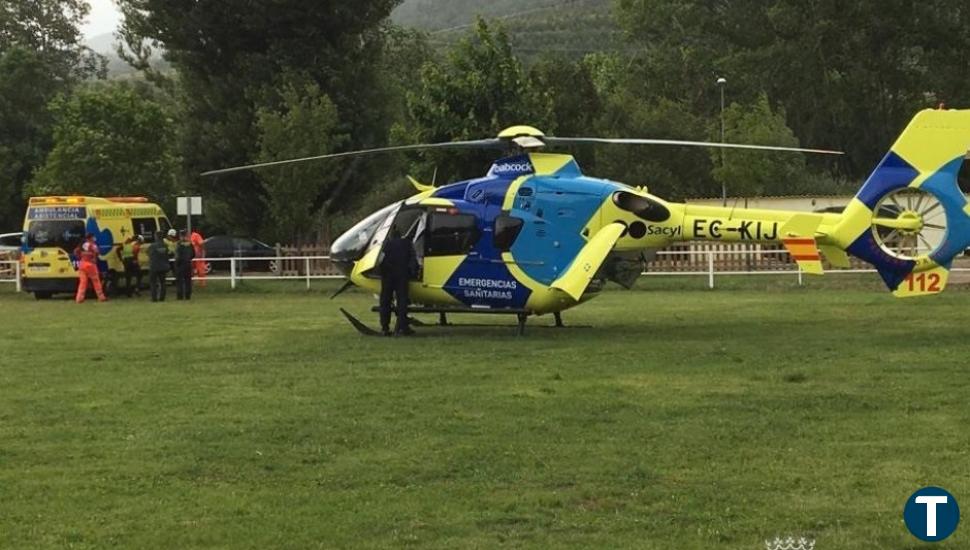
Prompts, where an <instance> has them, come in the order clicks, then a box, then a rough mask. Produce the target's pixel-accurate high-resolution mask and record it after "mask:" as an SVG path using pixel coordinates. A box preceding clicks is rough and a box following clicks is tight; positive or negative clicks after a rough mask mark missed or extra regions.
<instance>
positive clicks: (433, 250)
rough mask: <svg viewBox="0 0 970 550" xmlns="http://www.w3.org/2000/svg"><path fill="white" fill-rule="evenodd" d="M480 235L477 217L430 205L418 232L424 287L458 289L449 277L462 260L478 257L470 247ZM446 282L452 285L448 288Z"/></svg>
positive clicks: (447, 289)
mask: <svg viewBox="0 0 970 550" xmlns="http://www.w3.org/2000/svg"><path fill="white" fill-rule="evenodd" d="M480 237H481V230H480V229H479V227H478V218H477V217H476V216H475V215H474V214H470V213H463V212H459V211H457V210H456V209H454V208H431V209H430V210H429V211H428V213H427V218H426V221H425V228H424V231H423V233H422V235H421V239H422V240H423V243H422V244H423V247H422V248H423V254H424V269H423V274H422V280H423V282H424V286H425V287H427V288H429V289H443V290H445V291H448V292H449V293H452V294H453V295H454V293H455V292H457V291H458V288H457V283H456V282H455V281H454V277H453V276H454V275H455V272H456V271H457V270H458V267H459V266H460V265H462V263H463V262H465V261H466V260H467V259H469V258H472V257H477V256H478V253H477V252H475V251H474V250H473V249H474V248H475V244H476V243H478V239H479V238H480ZM449 285H452V286H455V288H449Z"/></svg>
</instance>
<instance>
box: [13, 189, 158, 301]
mask: <svg viewBox="0 0 970 550" xmlns="http://www.w3.org/2000/svg"><path fill="white" fill-rule="evenodd" d="M170 228H171V224H169V222H168V218H167V217H166V216H165V212H164V211H163V210H162V209H161V207H159V206H158V205H157V204H152V203H150V202H149V201H148V199H146V198H144V197H112V198H98V197H76V196H69V197H32V198H31V199H30V202H29V203H28V206H27V215H26V217H25V219H24V233H23V245H22V246H23V248H22V250H21V255H20V263H21V274H22V281H21V282H22V288H23V289H24V291H25V292H33V293H34V296H35V297H36V298H37V299H38V300H43V299H47V298H50V297H51V296H53V295H54V294H57V293H71V294H73V293H74V292H75V291H76V290H77V267H78V258H77V257H76V256H75V255H74V251H75V249H77V247H78V245H79V244H81V241H82V240H83V239H84V237H85V235H86V234H88V233H91V234H93V235H94V237H95V240H96V241H97V243H98V248H99V250H100V257H99V258H98V268H99V271H100V272H101V277H102V281H103V282H104V284H105V289H106V291H108V292H110V290H111V289H114V288H116V285H117V282H118V278H119V276H120V275H123V274H124V271H125V268H124V266H123V265H122V263H121V260H120V259H119V258H118V253H117V250H118V248H119V247H121V246H122V245H124V243H125V240H126V239H127V238H128V237H131V236H132V235H141V236H142V237H143V238H144V240H145V242H144V244H143V245H142V249H141V253H140V255H139V258H138V260H139V263H140V264H141V265H142V266H146V265H147V264H148V256H147V251H148V245H149V244H151V243H152V242H154V240H155V238H156V237H155V236H156V234H157V233H158V232H159V231H162V232H167V231H168V230H169V229H170Z"/></svg>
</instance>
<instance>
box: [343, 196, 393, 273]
mask: <svg viewBox="0 0 970 550" xmlns="http://www.w3.org/2000/svg"><path fill="white" fill-rule="evenodd" d="M401 204H402V203H401V202H396V203H394V204H392V205H390V206H388V207H386V208H383V209H381V210H378V211H377V212H374V213H373V214H371V215H370V216H367V217H366V218H364V220H363V221H361V222H360V223H358V224H357V225H355V226H353V227H351V228H350V229H348V230H347V231H346V232H345V233H344V234H343V235H341V236H340V237H338V238H337V240H336V241H334V243H333V245H332V246H331V247H330V259H331V260H332V261H333V262H334V264H336V265H337V267H338V268H340V270H341V271H344V272H345V273H347V272H349V271H350V269H351V268H352V267H353V264H354V262H356V261H357V260H359V259H361V258H362V257H363V256H364V253H366V252H367V250H368V249H370V247H371V245H373V244H376V242H372V241H374V239H375V234H376V233H377V230H378V229H380V227H381V226H382V225H384V222H385V221H387V218H388V216H393V215H395V214H396V213H397V211H398V209H400V208H401Z"/></svg>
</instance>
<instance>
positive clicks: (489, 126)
mask: <svg viewBox="0 0 970 550" xmlns="http://www.w3.org/2000/svg"><path fill="white" fill-rule="evenodd" d="M407 103H408V122H407V125H406V130H405V132H406V135H407V140H408V141H411V142H417V143H432V142H440V141H453V140H461V139H479V138H483V137H488V136H494V135H496V134H498V132H499V131H501V130H502V129H503V128H506V127H508V126H512V125H516V124H529V125H533V126H540V127H541V126H546V125H547V124H548V123H549V122H550V121H551V120H552V116H551V115H552V104H551V102H550V100H549V97H548V96H545V95H544V94H542V93H541V92H540V91H539V90H538V89H537V88H536V87H535V85H534V84H533V82H532V81H531V80H530V79H529V78H528V74H527V73H526V71H525V69H524V68H523V67H522V64H521V62H519V60H518V58H517V57H516V56H515V55H514V54H513V52H512V47H511V46H510V44H509V40H508V36H507V35H506V34H505V33H504V32H503V31H502V30H501V28H498V29H493V28H492V27H491V26H490V25H489V24H488V23H487V22H486V21H485V20H483V19H479V20H478V21H477V23H476V26H475V32H474V35H473V36H471V37H469V38H466V39H464V40H462V41H461V43H460V44H459V45H458V46H456V47H455V49H454V50H452V51H451V52H449V53H448V55H447V57H446V59H445V60H443V61H442V62H437V61H434V62H428V63H426V64H425V65H424V67H423V68H422V70H421V81H420V84H419V85H418V86H417V87H416V89H415V90H413V91H412V92H410V93H409V94H408V99H407ZM405 132H402V134H404V133H405ZM429 158H431V159H433V162H434V163H435V164H436V165H438V167H439V169H440V171H441V173H442V175H443V176H444V177H447V178H451V179H461V178H465V177H474V176H480V175H482V174H483V173H484V171H485V170H486V169H487V168H488V164H489V160H490V159H492V158H494V153H462V154H455V153H448V154H447V155H429Z"/></svg>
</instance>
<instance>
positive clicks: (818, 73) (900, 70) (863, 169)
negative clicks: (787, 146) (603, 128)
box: [617, 0, 970, 178]
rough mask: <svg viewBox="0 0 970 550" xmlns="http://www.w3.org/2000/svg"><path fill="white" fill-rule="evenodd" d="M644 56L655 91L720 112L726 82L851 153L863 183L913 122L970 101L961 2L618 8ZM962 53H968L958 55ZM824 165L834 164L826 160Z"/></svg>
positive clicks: (642, 66) (809, 138)
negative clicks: (943, 105)
mask: <svg viewBox="0 0 970 550" xmlns="http://www.w3.org/2000/svg"><path fill="white" fill-rule="evenodd" d="M617 7H618V19H619V20H620V22H621V23H622V24H623V26H624V28H626V29H627V31H628V32H629V34H630V36H631V39H632V41H633V42H634V43H636V44H637V45H638V46H640V47H641V48H642V51H643V53H642V55H640V56H639V57H638V58H637V63H636V64H635V66H634V70H635V71H637V72H638V73H639V76H638V79H639V80H640V81H641V82H643V83H644V84H645V86H646V89H647V90H649V91H648V93H652V94H657V95H662V96H664V97H670V98H677V99H678V100H681V101H686V102H687V103H688V104H689V105H691V106H692V110H694V111H696V112H698V113H707V114H708V115H713V114H715V113H716V110H717V105H718V100H717V89H716V87H715V85H714V81H715V78H716V77H717V76H725V77H726V78H727V79H728V88H727V91H728V95H729V99H731V100H734V101H738V102H741V103H753V102H754V101H755V100H756V99H757V97H758V96H759V94H761V93H767V94H768V97H770V98H772V101H773V102H777V103H778V104H779V105H781V106H782V107H783V108H784V110H785V112H786V113H787V120H788V123H789V124H790V126H791V128H792V130H793V131H794V133H795V135H797V136H798V137H799V138H800V140H801V141H802V143H804V144H806V145H812V146H825V147H832V148H842V149H844V150H845V151H847V152H848V153H849V154H848V155H846V157H845V158H844V159H843V160H842V161H841V162H842V164H841V168H842V170H843V171H845V172H846V173H847V174H849V175H852V176H855V177H859V178H861V177H864V176H865V175H866V174H867V173H868V172H869V171H870V170H871V169H872V167H873V166H874V165H875V163H876V162H877V161H878V160H879V158H880V157H881V156H882V155H883V154H884V153H885V151H886V149H887V148H888V146H889V144H890V143H891V142H892V141H893V139H894V138H895V137H896V134H897V133H898V132H899V131H900V130H901V129H902V128H903V127H904V126H905V124H906V123H907V122H908V121H909V119H910V118H911V117H912V116H913V115H914V113H915V112H916V111H917V110H919V109H922V108H926V107H935V106H936V105H937V104H938V102H940V101H946V102H949V103H951V104H956V103H957V102H959V101H964V102H965V101H967V100H970V96H968V94H970V91H968V90H967V87H966V86H965V85H964V84H963V82H962V81H963V78H962V75H963V74H965V72H966V61H965V57H966V56H965V52H966V48H967V47H968V46H970V38H968V36H967V33H966V32H965V29H966V28H967V27H968V26H970V10H968V9H966V5H965V3H964V2H962V1H961V0H932V1H929V2H909V1H906V0H888V1H886V0H879V1H877V0H863V1H858V2H851V3H845V2H839V1H836V0H821V1H813V2H805V1H802V0H780V1H777V2H769V3H766V2H759V1H756V0H739V1H735V2H707V1H702V0H618V3H617ZM961 52H963V53H961ZM815 162H827V161H819V160H816V161H815Z"/></svg>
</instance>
